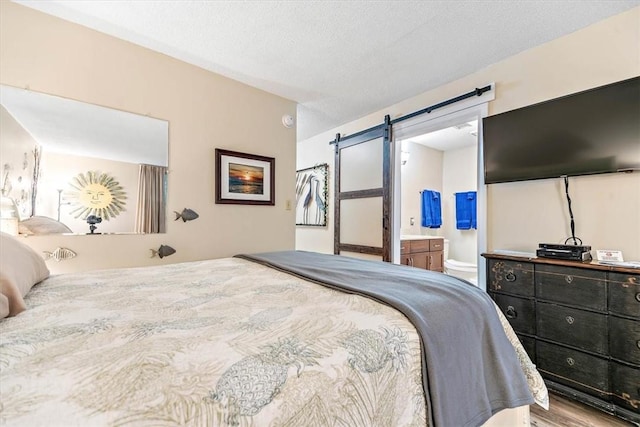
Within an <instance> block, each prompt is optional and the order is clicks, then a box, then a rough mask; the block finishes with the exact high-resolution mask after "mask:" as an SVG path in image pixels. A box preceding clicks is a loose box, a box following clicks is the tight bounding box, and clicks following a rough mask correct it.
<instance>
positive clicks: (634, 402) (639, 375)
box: [611, 362, 640, 414]
mask: <svg viewBox="0 0 640 427" xmlns="http://www.w3.org/2000/svg"><path fill="white" fill-rule="evenodd" d="M611 381H612V384H611V391H612V392H613V403H615V404H616V405H620V406H622V407H623V408H626V409H628V410H630V411H632V412H635V413H637V414H640V369H634V368H630V367H628V366H624V365H621V364H619V363H615V362H611Z"/></svg>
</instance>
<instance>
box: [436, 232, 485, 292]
mask: <svg viewBox="0 0 640 427" xmlns="http://www.w3.org/2000/svg"><path fill="white" fill-rule="evenodd" d="M444 272H445V274H448V275H449V276H455V277H460V278H461V279H465V280H467V281H469V282H471V283H473V284H474V285H476V286H477V285H478V265H477V264H473V263H470V262H463V261H458V260H455V259H449V240H447V239H444Z"/></svg>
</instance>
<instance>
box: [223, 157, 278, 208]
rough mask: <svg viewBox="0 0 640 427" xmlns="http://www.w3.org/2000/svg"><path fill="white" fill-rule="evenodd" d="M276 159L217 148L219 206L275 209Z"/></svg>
mask: <svg viewBox="0 0 640 427" xmlns="http://www.w3.org/2000/svg"><path fill="white" fill-rule="evenodd" d="M275 166H276V160H275V159H274V158H273V157H265V156H257V155H253V154H247V153H239V152H237V151H229V150H222V149H219V148H216V177H217V179H216V203H223V204H237V205H272V206H273V205H275V184H274V182H275Z"/></svg>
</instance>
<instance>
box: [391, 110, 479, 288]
mask: <svg viewBox="0 0 640 427" xmlns="http://www.w3.org/2000/svg"><path fill="white" fill-rule="evenodd" d="M477 134H478V122H477V120H473V121H469V122H463V123H460V124H458V125H455V126H451V127H448V128H444V129H440V130H436V131H433V132H429V133H425V134H419V135H415V136H410V137H404V139H402V140H401V141H400V143H401V164H402V166H401V171H400V175H401V208H400V209H401V210H400V239H401V251H404V250H407V249H406V248H408V247H409V246H408V245H407V244H406V243H407V241H410V242H411V243H410V245H411V246H416V244H415V243H413V242H420V241H425V240H429V241H431V242H439V241H440V242H442V246H441V244H440V243H437V246H436V249H435V251H434V252H432V253H431V254H430V255H429V256H430V257H433V258H431V263H430V262H429V261H427V264H433V266H432V268H430V267H429V265H428V266H427V268H429V269H433V270H436V271H444V272H445V273H447V274H450V275H453V276H458V277H462V278H464V279H466V280H469V281H471V282H472V283H475V284H477V280H478V273H477V257H478V249H477V247H478V246H477V242H478V236H477V212H476V197H477V188H478V179H477V171H478V155H477V152H478V137H477ZM440 238H441V239H443V240H438V239H440ZM423 246H424V247H427V246H428V245H426V246H425V245H423ZM431 246H434V244H431ZM402 248H405V249H404V250H403V249H402ZM432 250H433V248H432ZM440 256H442V257H441V258H439V257H440ZM410 257H413V258H414V265H415V259H417V258H415V256H413V255H410ZM438 258H439V259H438ZM401 259H402V260H406V259H407V258H406V257H403V258H401ZM408 262H409V263H410V262H411V261H410V260H409V261H408ZM403 263H406V262H403Z"/></svg>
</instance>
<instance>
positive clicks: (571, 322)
mask: <svg viewBox="0 0 640 427" xmlns="http://www.w3.org/2000/svg"><path fill="white" fill-rule="evenodd" d="M564 320H566V321H567V323H568V324H570V325H573V322H575V321H576V319H574V318H573V317H571V316H567V317H565V318H564Z"/></svg>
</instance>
